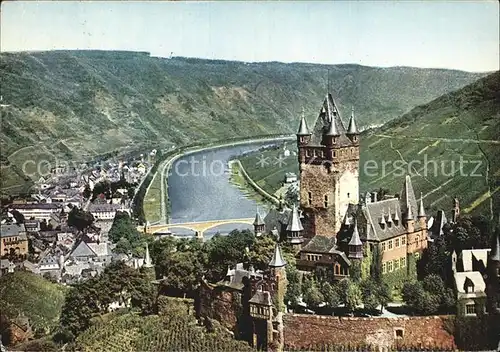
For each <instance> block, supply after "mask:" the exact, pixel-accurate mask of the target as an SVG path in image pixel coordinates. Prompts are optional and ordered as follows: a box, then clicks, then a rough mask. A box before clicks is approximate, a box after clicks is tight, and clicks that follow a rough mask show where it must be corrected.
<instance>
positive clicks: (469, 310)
mask: <svg viewBox="0 0 500 352" xmlns="http://www.w3.org/2000/svg"><path fill="white" fill-rule="evenodd" d="M465 314H468V315H469V314H470V315H473V314H476V305H475V304H474V303H470V304H466V305H465Z"/></svg>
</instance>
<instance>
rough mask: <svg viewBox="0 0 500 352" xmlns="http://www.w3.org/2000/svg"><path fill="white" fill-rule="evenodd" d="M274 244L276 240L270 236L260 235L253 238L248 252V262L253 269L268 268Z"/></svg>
mask: <svg viewBox="0 0 500 352" xmlns="http://www.w3.org/2000/svg"><path fill="white" fill-rule="evenodd" d="M275 245H276V241H275V240H274V239H273V238H272V236H260V237H257V238H256V239H255V241H254V243H253V245H252V247H251V248H250V252H249V253H248V257H249V259H250V262H251V263H252V264H253V265H254V267H255V269H259V270H265V269H267V268H268V265H269V261H270V260H271V257H272V255H273V252H274V247H275Z"/></svg>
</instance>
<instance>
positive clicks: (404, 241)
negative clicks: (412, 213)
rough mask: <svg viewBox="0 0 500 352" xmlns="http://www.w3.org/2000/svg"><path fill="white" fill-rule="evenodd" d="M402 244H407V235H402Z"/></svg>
mask: <svg viewBox="0 0 500 352" xmlns="http://www.w3.org/2000/svg"><path fill="white" fill-rule="evenodd" d="M401 245H402V246H405V245H406V237H405V236H403V237H401Z"/></svg>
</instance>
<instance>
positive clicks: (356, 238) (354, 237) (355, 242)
mask: <svg viewBox="0 0 500 352" xmlns="http://www.w3.org/2000/svg"><path fill="white" fill-rule="evenodd" d="M361 245H363V243H362V242H361V240H360V238H359V231H358V222H357V221H354V229H353V231H352V236H351V240H350V241H349V246H361Z"/></svg>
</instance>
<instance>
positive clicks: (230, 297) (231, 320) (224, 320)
mask: <svg viewBox="0 0 500 352" xmlns="http://www.w3.org/2000/svg"><path fill="white" fill-rule="evenodd" d="M199 290H200V291H199V294H198V297H197V302H196V315H197V316H198V317H208V318H211V319H215V320H218V321H219V322H220V323H221V324H222V325H223V326H224V327H225V328H227V329H229V330H230V331H233V332H236V331H237V328H238V327H237V325H238V315H239V312H238V310H239V309H240V307H241V306H240V305H239V302H241V293H240V292H239V291H237V290H230V289H228V288H224V289H223V288H222V287H219V286H214V285H210V284H208V283H206V282H204V281H202V282H201V285H200V288H199Z"/></svg>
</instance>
